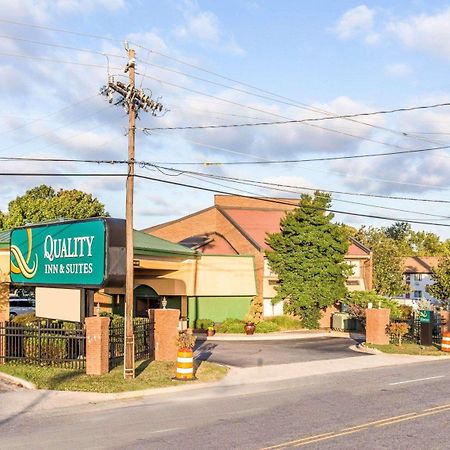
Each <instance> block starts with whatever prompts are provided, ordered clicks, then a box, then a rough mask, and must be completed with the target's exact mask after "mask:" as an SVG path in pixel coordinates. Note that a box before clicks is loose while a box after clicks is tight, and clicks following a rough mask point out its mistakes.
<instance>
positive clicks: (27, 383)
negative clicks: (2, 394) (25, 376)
mask: <svg viewBox="0 0 450 450" xmlns="http://www.w3.org/2000/svg"><path fill="white" fill-rule="evenodd" d="M0 378H1V379H3V380H6V381H7V382H9V383H11V384H14V385H16V386H20V387H23V388H25V389H29V390H37V386H36V385H35V384H34V383H31V381H26V380H22V378H18V377H14V376H12V375H8V374H7V373H3V372H0Z"/></svg>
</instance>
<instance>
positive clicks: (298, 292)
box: [267, 192, 350, 328]
mask: <svg viewBox="0 0 450 450" xmlns="http://www.w3.org/2000/svg"><path fill="white" fill-rule="evenodd" d="M330 203H331V196H330V195H328V194H323V193H320V192H316V193H315V195H314V197H311V196H310V195H306V194H304V195H302V196H301V200H300V205H299V207H298V208H296V209H294V210H293V211H290V212H289V213H287V214H286V216H285V218H283V219H282V220H281V224H280V225H281V227H280V228H281V230H280V232H279V233H274V234H269V235H268V238H267V243H268V244H269V245H270V247H271V248H272V251H269V252H268V253H267V258H268V261H269V265H270V267H271V269H272V270H273V271H274V272H275V273H276V274H277V275H278V278H279V281H280V283H279V285H278V286H276V291H277V293H276V296H275V298H274V300H273V301H274V302H277V301H280V300H284V301H285V306H284V308H285V312H287V313H292V314H295V315H298V316H300V317H301V318H302V322H303V325H304V326H306V327H308V328H314V327H317V326H318V320H319V318H320V310H321V309H322V308H324V307H326V306H329V305H332V304H333V303H335V302H336V300H339V299H341V298H343V297H344V296H345V294H346V293H347V288H346V286H345V280H346V278H347V276H348V275H349V274H350V267H349V266H348V265H347V264H346V263H345V262H344V257H345V255H346V253H347V250H348V245H349V242H348V236H347V233H346V231H345V230H344V228H343V226H341V225H339V224H333V223H331V221H332V219H333V217H334V215H333V214H328V213H327V212H326V210H327V209H328V208H329V206H330Z"/></svg>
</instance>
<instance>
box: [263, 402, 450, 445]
mask: <svg viewBox="0 0 450 450" xmlns="http://www.w3.org/2000/svg"><path fill="white" fill-rule="evenodd" d="M446 411H450V403H449V404H446V405H441V406H435V407H433V408H428V409H424V410H422V411H418V412H410V413H407V414H401V415H399V416H392V417H387V418H385V419H380V420H375V421H372V422H365V423H362V424H361V425H356V426H354V427H350V428H343V429H342V430H338V431H330V432H328V433H322V434H316V435H312V436H305V437H303V438H300V439H296V440H292V441H286V442H282V443H280V444H277V445H273V446H271V447H264V448H262V449H261V450H274V449H284V448H288V447H293V446H295V447H302V446H304V445H308V444H313V443H316V442H320V441H325V440H328V439H334V438H337V437H340V436H346V435H348V434H352V433H357V432H360V431H365V430H367V429H369V428H381V427H385V426H388V425H395V424H397V423H400V422H404V421H407V420H415V419H418V418H421V417H426V416H431V415H433V414H440V413H443V412H446Z"/></svg>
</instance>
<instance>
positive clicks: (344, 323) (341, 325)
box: [331, 313, 357, 331]
mask: <svg viewBox="0 0 450 450" xmlns="http://www.w3.org/2000/svg"><path fill="white" fill-rule="evenodd" d="M356 325H357V324H356V320H355V319H353V318H352V317H351V316H350V314H349V313H334V314H333V316H332V318H331V328H333V330H336V331H354V330H356Z"/></svg>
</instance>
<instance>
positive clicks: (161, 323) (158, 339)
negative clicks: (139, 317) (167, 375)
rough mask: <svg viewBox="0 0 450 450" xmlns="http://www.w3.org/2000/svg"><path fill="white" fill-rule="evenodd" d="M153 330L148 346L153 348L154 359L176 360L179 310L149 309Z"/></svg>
mask: <svg viewBox="0 0 450 450" xmlns="http://www.w3.org/2000/svg"><path fill="white" fill-rule="evenodd" d="M148 314H149V317H150V321H151V322H153V324H152V326H153V332H152V334H151V335H150V348H151V349H154V355H155V361H176V360H177V351H178V347H177V338H178V323H179V319H180V311H179V310H178V309H149V311H148Z"/></svg>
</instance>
